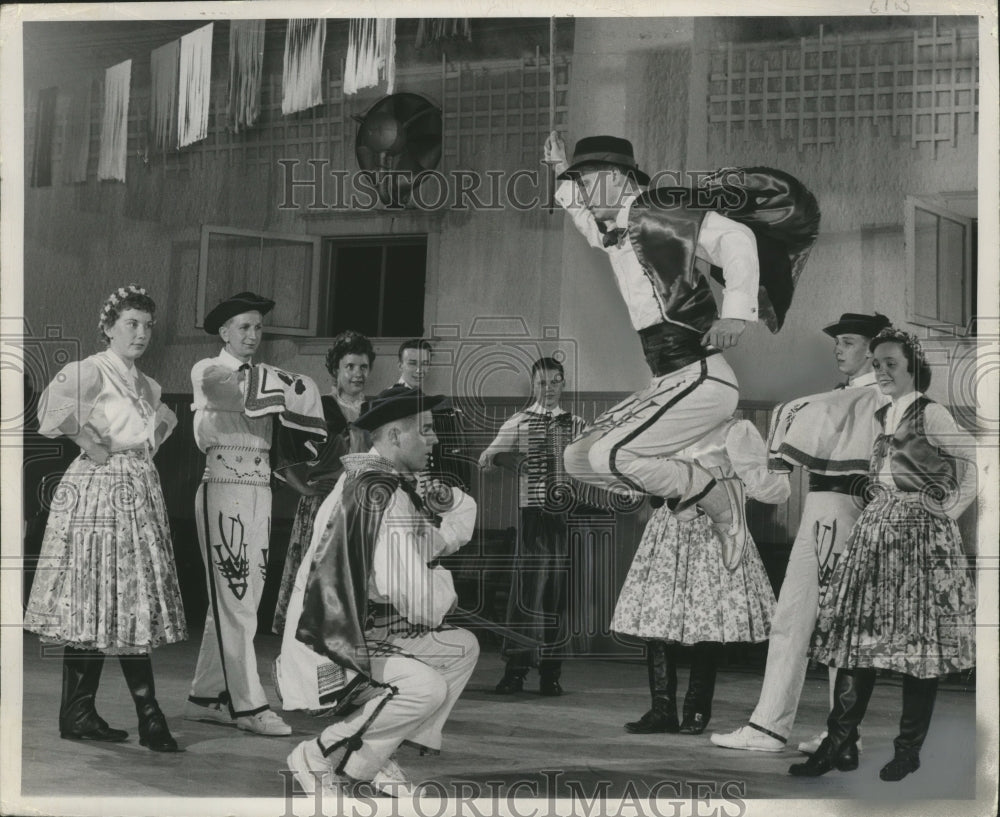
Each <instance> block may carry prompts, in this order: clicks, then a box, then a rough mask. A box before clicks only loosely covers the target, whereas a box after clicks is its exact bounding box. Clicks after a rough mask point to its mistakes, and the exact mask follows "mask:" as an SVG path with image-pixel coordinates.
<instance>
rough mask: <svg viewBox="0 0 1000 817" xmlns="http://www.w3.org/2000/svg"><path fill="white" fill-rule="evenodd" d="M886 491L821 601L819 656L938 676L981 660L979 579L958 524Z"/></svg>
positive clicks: (848, 664)
mask: <svg viewBox="0 0 1000 817" xmlns="http://www.w3.org/2000/svg"><path fill="white" fill-rule="evenodd" d="M919 500H920V495H919V494H917V493H909V494H907V493H902V492H899V491H891V490H880V491H878V493H877V494H876V496H875V497H874V499H873V500H872V501H871V502H870V503H869V504H868V506H867V507H866V508H865V510H864V511H863V512H862V514H861V517H860V518H859V519H858V522H857V524H856V525H855V526H854V530H853V532H852V533H851V539H850V541H848V543H847V549H846V552H845V556H844V558H843V559H841V561H840V563H839V564H838V565H837V568H836V570H835V571H834V574H833V577H832V578H831V580H830V583H829V585H828V586H827V589H826V591H825V592H824V594H823V597H822V598H821V600H820V610H819V618H818V620H817V622H816V629H815V631H814V632H813V639H812V648H811V652H810V654H811V656H812V657H813V658H815V659H816V660H817V661H820V662H822V663H824V664H828V665H829V666H833V667H845V668H848V669H854V668H862V667H867V668H872V667H875V668H879V669H888V670H895V671H897V672H903V673H906V674H908V675H914V676H916V677H917V678H934V677H938V676H942V675H947V674H948V673H951V672H958V671H961V670H965V669H969V668H971V667H974V666H975V663H976V657H975V647H976V642H975V638H976V634H975V623H976V621H975V619H976V616H975V610H976V587H975V576H974V573H973V568H972V563H971V560H970V559H967V558H966V556H965V555H964V554H963V552H962V540H961V537H960V536H959V533H958V525H957V524H956V523H955V521H954V520H952V519H949V518H948V517H946V516H937V515H935V514H932V513H931V512H930V511H928V510H926V509H925V508H924V507H923V506H922V505H921V504H920V501H919Z"/></svg>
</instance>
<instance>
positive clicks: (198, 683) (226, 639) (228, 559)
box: [189, 482, 271, 717]
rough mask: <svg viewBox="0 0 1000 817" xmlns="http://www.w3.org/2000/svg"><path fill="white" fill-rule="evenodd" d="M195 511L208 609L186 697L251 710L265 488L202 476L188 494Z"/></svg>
mask: <svg viewBox="0 0 1000 817" xmlns="http://www.w3.org/2000/svg"><path fill="white" fill-rule="evenodd" d="M195 517H196V520H197V525H198V542H199V544H200V546H201V556H202V559H203V560H204V561H205V574H206V579H207V584H208V613H207V615H206V616H205V633H204V635H203V636H202V639H201V651H200V652H199V653H198V666H197V668H196V669H195V673H194V680H193V681H192V682H191V694H190V697H189V700H191V701H194V702H195V703H200V704H210V703H213V702H219V701H221V702H225V701H226V700H227V698H228V701H229V703H230V706H231V713H232V714H233V716H234V717H239V716H241V715H253V714H256V713H258V712H261V711H262V710H264V709H267V708H268V703H267V695H266V694H265V693H264V687H263V686H262V685H261V682H260V676H259V675H258V672H257V654H256V652H255V650H254V645H253V639H254V635H256V633H257V607H258V605H259V604H260V599H261V595H262V593H263V590H264V579H265V577H266V575H267V550H268V537H269V535H270V529H271V490H270V488H264V487H260V486H255V485H240V484H233V483H217V482H208V483H202V484H201V485H200V486H199V488H198V493H197V494H196V496H195ZM206 522H207V525H208V530H206Z"/></svg>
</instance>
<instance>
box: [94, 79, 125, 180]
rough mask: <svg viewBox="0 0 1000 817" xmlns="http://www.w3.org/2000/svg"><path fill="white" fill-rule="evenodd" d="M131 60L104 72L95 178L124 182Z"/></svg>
mask: <svg viewBox="0 0 1000 817" xmlns="http://www.w3.org/2000/svg"><path fill="white" fill-rule="evenodd" d="M131 82H132V60H125V62H120V63H118V65H112V66H111V67H110V68H109V69H108V70H107V71H105V72H104V113H103V115H102V117H101V152H100V157H99V159H98V162H97V178H98V179H117V180H118V181H120V182H123V181H125V156H126V153H127V152H128V100H129V85H130V84H131Z"/></svg>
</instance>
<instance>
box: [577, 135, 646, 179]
mask: <svg viewBox="0 0 1000 817" xmlns="http://www.w3.org/2000/svg"><path fill="white" fill-rule="evenodd" d="M590 162H606V163H609V164H613V165H619V166H621V167H623V168H625V170H626V171H627V172H628V173H631V174H632V176H633V177H634V178H635V180H636V181H637V182H638V183H639V184H649V176H647V175H646V174H645V173H643V172H642V171H641V170H639V165H638V164H636V161H635V151H634V150H633V149H632V143H631V142H630V141H629V140H628V139H622V138H620V137H618V136H585V137H584V138H583V139H581V140H580V141H579V142H577V143H576V145H575V146H574V148H573V161H572V162H571V163H570V165H569V166H568V167H567V168H566V169H565V170H564V171H563V172H562V173H560V174H559V178H560V179H571V178H573V177H574V176H577V175H579V172H580V166H581V165H585V164H589V163H590Z"/></svg>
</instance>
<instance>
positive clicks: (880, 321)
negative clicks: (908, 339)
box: [823, 312, 892, 338]
mask: <svg viewBox="0 0 1000 817" xmlns="http://www.w3.org/2000/svg"><path fill="white" fill-rule="evenodd" d="M891 325H892V322H891V321H890V320H889V319H888V318H887V317H886V316H885V315H880V314H879V313H878V312H876V313H875V314H874V315H863V314H858V313H857V312H845V313H844V314H843V315H841V316H840V320H839V321H837V322H836V323H831V324H830V325H829V326H824V327H823V331H824V332H826V334H828V335H829V336H830V337H831V338H835V337H837V335H863V336H864V337H866V338H873V337H875V336H876V335H877V334H878V333H879V332H881V331H882V330H883V329H885V328H886V327H887V326H891Z"/></svg>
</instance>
